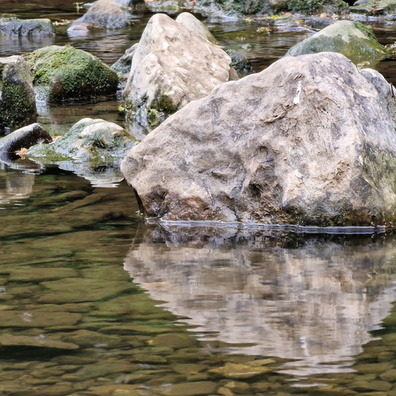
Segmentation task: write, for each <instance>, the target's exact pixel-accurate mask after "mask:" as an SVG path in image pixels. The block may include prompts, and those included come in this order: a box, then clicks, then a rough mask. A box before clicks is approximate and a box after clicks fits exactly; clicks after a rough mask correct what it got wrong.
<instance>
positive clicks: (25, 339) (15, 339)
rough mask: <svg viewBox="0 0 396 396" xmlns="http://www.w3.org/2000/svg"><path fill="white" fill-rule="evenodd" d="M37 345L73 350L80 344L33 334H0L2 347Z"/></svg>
mask: <svg viewBox="0 0 396 396" xmlns="http://www.w3.org/2000/svg"><path fill="white" fill-rule="evenodd" d="M18 346H24V347H37V348H49V349H65V350H73V349H78V345H76V344H73V343H71V342H63V341H58V340H53V339H50V338H47V337H40V336H38V337H31V336H23V335H22V336H14V335H11V334H1V335H0V348H1V347H18Z"/></svg>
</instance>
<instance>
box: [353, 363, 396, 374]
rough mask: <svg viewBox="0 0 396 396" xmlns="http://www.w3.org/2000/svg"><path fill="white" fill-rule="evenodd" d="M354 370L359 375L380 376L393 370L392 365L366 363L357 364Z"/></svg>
mask: <svg viewBox="0 0 396 396" xmlns="http://www.w3.org/2000/svg"><path fill="white" fill-rule="evenodd" d="M353 368H354V369H355V370H356V371H357V372H358V373H363V374H380V373H383V372H385V371H387V370H390V369H392V368H393V364H392V363H365V364H357V365H355V366H353Z"/></svg>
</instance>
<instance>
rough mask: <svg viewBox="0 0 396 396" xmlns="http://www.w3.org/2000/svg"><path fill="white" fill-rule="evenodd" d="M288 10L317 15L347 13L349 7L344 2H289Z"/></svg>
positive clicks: (299, 0)
mask: <svg viewBox="0 0 396 396" xmlns="http://www.w3.org/2000/svg"><path fill="white" fill-rule="evenodd" d="M286 3H287V8H288V9H289V10H290V11H292V12H298V13H302V14H306V15H309V14H316V13H320V12H328V13H340V12H347V11H348V9H349V6H348V4H347V2H344V1H342V0H288V1H287V2H286Z"/></svg>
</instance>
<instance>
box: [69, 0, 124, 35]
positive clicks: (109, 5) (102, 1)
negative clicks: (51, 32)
mask: <svg viewBox="0 0 396 396" xmlns="http://www.w3.org/2000/svg"><path fill="white" fill-rule="evenodd" d="M81 22H83V23H94V24H96V25H99V26H103V27H104V28H107V29H118V28H123V27H126V26H128V25H130V24H131V14H130V13H129V12H128V11H127V10H126V9H125V8H124V7H123V6H121V5H120V4H118V2H116V1H114V0H98V1H97V2H95V3H94V4H93V5H92V6H91V7H90V8H89V10H88V11H87V12H86V13H85V14H84V15H83V16H82V17H81V18H78V19H77V20H76V21H75V22H74V23H77V24H79V23H81ZM71 29H73V24H72V25H71Z"/></svg>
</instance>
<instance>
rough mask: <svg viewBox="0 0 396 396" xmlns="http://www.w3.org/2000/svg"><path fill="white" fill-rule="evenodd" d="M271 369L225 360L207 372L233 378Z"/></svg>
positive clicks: (250, 375) (266, 371)
mask: <svg viewBox="0 0 396 396" xmlns="http://www.w3.org/2000/svg"><path fill="white" fill-rule="evenodd" d="M271 371H272V370H271V369H270V368H268V367H261V366H257V367H255V366H251V365H248V364H241V363H230V362H227V363H226V364H225V365H224V366H222V367H217V368H214V369H211V370H209V372H210V373H212V374H217V375H221V376H222V377H225V378H235V379H238V378H239V379H242V378H253V377H256V376H258V375H262V374H265V373H269V372H271Z"/></svg>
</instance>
